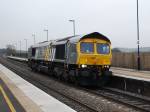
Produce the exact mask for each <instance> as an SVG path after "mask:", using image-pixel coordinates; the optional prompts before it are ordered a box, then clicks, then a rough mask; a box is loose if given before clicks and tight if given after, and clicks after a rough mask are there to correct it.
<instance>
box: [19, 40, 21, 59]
mask: <svg viewBox="0 0 150 112" xmlns="http://www.w3.org/2000/svg"><path fill="white" fill-rule="evenodd" d="M19 43H20V57H21V41H19Z"/></svg>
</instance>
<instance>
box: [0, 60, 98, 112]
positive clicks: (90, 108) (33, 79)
mask: <svg viewBox="0 0 150 112" xmlns="http://www.w3.org/2000/svg"><path fill="white" fill-rule="evenodd" d="M2 64H3V65H4V66H6V67H7V68H9V69H10V70H12V71H13V72H15V73H16V74H20V75H22V76H24V78H25V79H27V80H28V81H30V82H34V83H38V84H40V85H41V86H42V87H43V88H45V89H49V90H52V91H54V92H55V93H58V94H60V95H61V96H63V97H66V98H67V99H69V100H72V101H74V102H76V103H78V104H79V105H81V106H83V107H85V108H87V109H88V110H89V111H90V112H98V110H96V109H95V108H92V107H91V106H90V105H88V104H85V103H83V102H81V101H80V100H77V99H75V98H74V97H72V96H68V95H66V94H64V93H61V92H59V91H57V90H55V89H53V88H50V86H48V85H46V84H44V83H43V82H42V81H40V80H39V79H37V78H35V77H34V78H33V77H32V79H31V77H30V73H26V72H25V71H21V70H18V69H16V67H14V65H13V64H11V63H7V62H5V63H4V62H2ZM27 74H28V75H27Z"/></svg>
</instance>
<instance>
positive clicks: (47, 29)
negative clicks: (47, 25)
mask: <svg viewBox="0 0 150 112" xmlns="http://www.w3.org/2000/svg"><path fill="white" fill-rule="evenodd" d="M44 31H46V32H47V41H48V29H45V30H44Z"/></svg>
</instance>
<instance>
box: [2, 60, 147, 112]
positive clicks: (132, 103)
mask: <svg viewBox="0 0 150 112" xmlns="http://www.w3.org/2000/svg"><path fill="white" fill-rule="evenodd" d="M5 64H6V63H5ZM6 66H7V67H8V68H10V69H11V70H12V71H14V72H16V73H17V74H22V75H25V73H24V72H21V71H18V70H16V69H14V68H13V67H11V66H10V65H8V64H6ZM12 66H13V65H12ZM29 76H30V75H29ZM28 80H31V79H30V77H28ZM32 81H33V80H32ZM34 81H35V82H36V83H39V84H40V85H41V86H43V87H44V88H46V89H51V90H52V91H54V92H56V93H58V94H60V95H62V96H64V97H67V98H68V99H70V100H73V101H75V102H77V103H79V104H80V105H82V106H84V107H86V108H88V109H89V110H90V111H95V112H96V111H97V110H96V109H95V108H91V107H90V106H89V105H87V104H85V103H84V104H83V103H82V102H81V101H79V100H77V99H75V98H73V97H69V96H68V95H66V94H63V93H61V92H58V91H56V90H54V89H52V88H50V87H49V86H47V85H45V84H43V83H42V82H41V81H39V80H37V79H35V80H34ZM80 89H83V90H85V91H86V92H88V93H92V94H94V95H97V96H103V97H105V98H106V99H109V100H111V101H114V102H117V103H121V104H123V105H127V106H129V107H132V108H134V109H136V110H138V111H146V112H150V99H149V98H148V97H144V96H139V95H136V94H132V93H129V92H125V91H120V90H117V89H113V88H106V87H105V88H101V89H96V90H91V89H86V88H80Z"/></svg>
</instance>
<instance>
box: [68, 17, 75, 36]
mask: <svg viewBox="0 0 150 112" xmlns="http://www.w3.org/2000/svg"><path fill="white" fill-rule="evenodd" d="M69 21H70V22H72V23H73V33H74V36H75V20H69Z"/></svg>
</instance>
